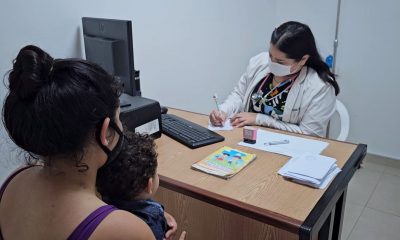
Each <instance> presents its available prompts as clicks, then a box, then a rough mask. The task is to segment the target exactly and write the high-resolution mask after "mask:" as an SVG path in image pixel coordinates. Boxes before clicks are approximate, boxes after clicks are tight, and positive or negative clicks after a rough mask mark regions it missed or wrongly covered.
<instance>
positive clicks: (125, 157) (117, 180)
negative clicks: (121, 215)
mask: <svg viewBox="0 0 400 240" xmlns="http://www.w3.org/2000/svg"><path fill="white" fill-rule="evenodd" d="M125 138H126V139H125V143H124V146H123V149H122V151H121V153H120V154H119V155H118V157H117V159H115V160H114V161H113V162H111V163H110V164H109V165H107V167H105V168H101V169H100V170H99V171H98V175H97V181H96V184H97V190H98V191H99V193H100V194H101V196H102V197H103V200H104V201H105V202H106V203H107V204H111V205H114V206H115V207H117V208H119V209H122V210H126V211H129V212H131V213H133V214H135V215H136V216H138V217H140V218H141V219H143V221H145V222H146V223H147V224H148V225H149V226H150V228H151V230H152V231H153V233H154V235H155V237H156V239H164V238H165V233H166V231H167V230H168V225H167V221H166V218H165V216H164V208H163V206H161V205H160V204H159V203H157V202H155V201H153V200H151V199H150V198H151V197H152V196H154V194H155V193H156V191H157V189H158V182H159V179H158V174H157V153H156V151H155V144H154V141H153V139H152V138H151V137H150V136H148V135H140V134H135V133H131V132H126V135H125Z"/></svg>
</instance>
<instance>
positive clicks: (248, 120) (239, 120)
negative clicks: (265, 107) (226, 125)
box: [231, 112, 257, 127]
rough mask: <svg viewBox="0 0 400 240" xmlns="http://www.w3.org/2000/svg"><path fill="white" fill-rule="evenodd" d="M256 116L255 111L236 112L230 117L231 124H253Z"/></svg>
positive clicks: (235, 125) (242, 125) (239, 125)
mask: <svg viewBox="0 0 400 240" xmlns="http://www.w3.org/2000/svg"><path fill="white" fill-rule="evenodd" d="M256 117H257V113H252V112H241V113H237V114H235V115H234V116H233V117H232V118H231V124H232V126H233V127H244V126H247V125H255V124H256Z"/></svg>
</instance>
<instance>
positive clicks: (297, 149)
mask: <svg viewBox="0 0 400 240" xmlns="http://www.w3.org/2000/svg"><path fill="white" fill-rule="evenodd" d="M285 139H287V140H289V143H287V144H278V145H266V144H265V143H268V142H272V141H282V140H285ZM238 144H239V145H241V146H246V147H251V148H255V149H259V150H263V151H268V152H273V153H278V154H282V155H285V156H289V157H295V156H299V155H301V154H303V153H312V154H320V153H321V152H322V150H324V149H325V148H326V147H327V146H328V143H327V142H323V141H318V140H313V139H306V138H302V137H296V136H291V135H286V134H281V133H275V132H270V131H266V130H262V129H258V130H257V142H256V143H255V144H250V143H245V142H239V143H238Z"/></svg>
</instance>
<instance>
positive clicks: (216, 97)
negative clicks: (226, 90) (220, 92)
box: [213, 94, 220, 112]
mask: <svg viewBox="0 0 400 240" xmlns="http://www.w3.org/2000/svg"><path fill="white" fill-rule="evenodd" d="M213 99H214V102H215V105H217V110H218V112H220V110H219V105H218V101H217V99H218V96H217V94H214V95H213Z"/></svg>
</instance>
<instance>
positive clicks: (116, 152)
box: [96, 121, 125, 168]
mask: <svg viewBox="0 0 400 240" xmlns="http://www.w3.org/2000/svg"><path fill="white" fill-rule="evenodd" d="M110 127H111V128H113V129H114V130H115V131H116V132H117V133H118V135H119V138H118V142H117V144H116V145H115V147H114V149H112V150H110V149H109V148H108V147H107V146H105V145H103V144H102V143H101V139H100V129H101V127H100V128H99V129H98V131H97V133H96V138H97V141H98V142H99V144H100V147H101V148H102V149H103V151H104V152H105V153H106V154H107V160H106V163H105V164H104V165H103V166H102V168H104V167H106V166H107V165H109V164H110V163H111V162H112V161H114V160H115V159H116V158H117V156H118V155H119V153H120V152H121V150H122V146H123V145H124V140H125V136H124V134H123V133H122V131H121V129H119V127H118V126H117V124H115V123H114V121H110Z"/></svg>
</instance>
